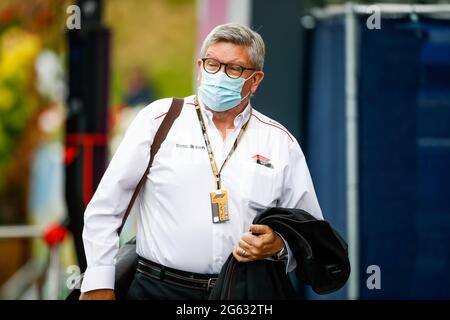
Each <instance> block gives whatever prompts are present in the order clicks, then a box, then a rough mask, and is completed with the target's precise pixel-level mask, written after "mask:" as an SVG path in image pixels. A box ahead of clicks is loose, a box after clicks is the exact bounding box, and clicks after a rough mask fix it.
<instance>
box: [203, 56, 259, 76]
mask: <svg viewBox="0 0 450 320" xmlns="http://www.w3.org/2000/svg"><path fill="white" fill-rule="evenodd" d="M200 60H202V63H203V70H205V71H206V72H208V73H210V74H216V73H217V72H219V71H220V69H222V66H225V74H226V75H227V76H228V77H229V78H231V79H238V78H240V77H241V76H242V74H243V73H244V72H245V70H254V71H256V70H257V69H255V68H246V67H243V66H240V65H238V64H235V63H223V62H220V61H219V60H217V59H214V58H201V59H200ZM206 60H214V61H216V62H217V63H218V64H219V68H218V69H217V71H215V72H211V71H209V70H206V66H205V61H206ZM229 65H231V66H238V67H239V68H241V73H240V75H239V76H236V77H232V76H230V75H229V74H228V71H227V68H228V66H229Z"/></svg>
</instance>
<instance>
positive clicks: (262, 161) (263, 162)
mask: <svg viewBox="0 0 450 320" xmlns="http://www.w3.org/2000/svg"><path fill="white" fill-rule="evenodd" d="M252 159H253V160H255V162H256V163H257V164H260V165H262V166H265V167H267V168H270V169H273V165H272V163H270V159H269V158H266V157H264V156H262V155H260V154H255V155H254V156H253V157H252Z"/></svg>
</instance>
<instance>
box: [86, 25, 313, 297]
mask: <svg viewBox="0 0 450 320" xmlns="http://www.w3.org/2000/svg"><path fill="white" fill-rule="evenodd" d="M264 52H265V49H264V42H263V40H262V38H261V36H260V35H259V34H258V33H256V32H254V31H252V30H250V29H249V28H247V27H245V26H243V25H240V24H236V23H230V24H225V25H220V26H218V27H216V28H215V29H213V30H212V31H211V33H210V34H209V35H208V36H207V38H206V39H205V40H204V43H203V46H202V49H201V53H200V54H201V58H200V59H198V60H197V67H198V74H199V78H198V80H199V87H198V92H197V93H198V94H197V95H196V96H190V97H187V98H185V102H184V106H183V109H182V111H181V114H180V115H179V117H178V118H177V119H176V121H175V122H174V123H173V125H172V127H171V129H170V131H169V134H168V135H167V137H166V139H165V141H164V142H163V143H162V145H161V148H160V149H159V151H158V153H157V154H156V156H155V158H154V161H153V164H152V167H151V170H150V173H149V174H148V175H147V177H146V182H145V185H144V187H143V189H142V191H141V192H140V194H139V198H138V200H137V201H136V205H138V209H139V210H138V211H139V213H138V216H137V235H136V241H137V253H138V255H139V264H138V270H137V272H136V274H135V278H134V280H133V282H132V284H131V287H130V290H129V295H128V296H129V298H130V299H206V298H207V297H208V294H209V289H210V286H209V283H210V282H214V278H215V277H216V276H217V274H218V273H219V272H220V269H221V267H222V265H223V264H224V262H225V261H226V259H227V257H228V255H229V254H230V253H232V254H233V255H234V257H235V258H236V259H237V260H238V261H240V262H249V261H255V260H259V259H278V260H284V261H285V263H286V272H288V271H291V270H293V269H294V268H295V266H296V262H295V259H294V258H293V257H292V255H291V252H290V250H289V246H288V244H287V243H286V242H285V241H284V240H283V239H282V238H281V237H280V236H279V235H278V234H276V233H275V232H273V230H272V229H271V228H269V227H268V226H265V225H251V222H252V220H253V218H254V217H255V215H256V214H257V212H258V211H259V210H262V209H263V208H265V207H268V206H281V207H288V208H301V209H304V210H305V211H307V212H309V213H311V214H312V215H314V216H315V217H316V218H318V219H322V213H321V210H320V207H319V204H318V201H317V198H316V195H315V192H314V187H313V184H312V181H311V177H310V174H309V171H308V167H307V165H306V161H305V158H304V156H303V153H302V151H301V149H300V146H299V144H298V143H297V141H296V140H295V138H294V137H293V136H292V135H291V134H290V133H289V132H288V131H287V130H286V129H285V128H284V127H283V126H281V125H280V124H279V123H277V122H275V121H273V120H271V119H269V118H268V117H266V116H264V115H262V114H261V113H259V112H258V111H256V110H255V109H253V108H252V106H251V104H250V98H251V95H252V94H254V93H255V92H256V91H257V89H258V87H259V85H260V83H261V81H262V80H263V78H264V72H263V71H262V70H263V64H264ZM170 104H171V99H162V100H158V101H155V102H153V103H152V104H150V105H149V106H147V107H146V108H144V109H143V110H142V111H141V112H140V113H139V114H138V116H137V117H136V119H135V120H134V121H133V123H132V124H131V125H130V127H129V129H128V131H127V133H126V135H125V137H124V139H123V141H122V143H121V145H120V146H119V148H118V150H117V151H116V154H115V155H114V157H113V159H112V160H111V163H110V165H109V167H108V169H107V170H106V172H105V174H104V176H103V178H102V181H101V182H100V184H99V186H98V188H97V191H96V193H95V195H94V197H93V198H92V200H91V202H90V203H89V205H88V207H87V209H86V213H85V227H84V232H83V239H84V245H85V251H86V257H87V261H88V268H87V270H86V273H85V276H84V280H83V284H82V288H81V291H82V295H81V299H114V297H115V295H114V274H115V273H114V272H115V267H114V259H115V256H116V254H117V251H118V240H119V239H118V235H117V229H118V227H119V226H120V223H121V220H122V217H123V215H124V212H125V210H126V207H127V205H128V203H129V200H130V198H131V196H132V193H133V191H134V189H135V187H136V185H137V183H138V181H139V179H140V178H141V176H142V174H143V173H144V172H145V169H146V166H147V164H148V161H149V157H150V153H149V149H150V146H151V144H152V141H153V137H154V135H155V132H156V130H157V129H158V127H159V125H160V124H161V121H162V119H163V118H164V115H165V114H166V113H167V111H168V109H169V106H170ZM274 107H276V106H274ZM219 198H220V201H222V202H220V201H216V200H217V199H219ZM213 207H215V208H216V209H217V208H220V209H219V211H220V210H222V211H220V212H222V214H220V215H219V214H217V212H218V211H217V210H213V209H212V208H213ZM155 270H156V271H157V272H159V273H158V274H162V272H166V273H167V275H168V276H167V277H166V276H162V277H160V278H156V277H155V276H154V274H153V275H152V273H154V271H155ZM164 270H165V271H164ZM169 278H170V279H169ZM205 281H208V286H207V287H206V288H199V287H197V286H196V285H197V284H198V283H205Z"/></svg>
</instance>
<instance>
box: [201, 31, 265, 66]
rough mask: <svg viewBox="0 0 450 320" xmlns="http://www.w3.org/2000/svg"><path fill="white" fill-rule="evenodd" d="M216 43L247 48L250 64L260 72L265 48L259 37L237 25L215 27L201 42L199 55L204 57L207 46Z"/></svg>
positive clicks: (254, 32)
mask: <svg viewBox="0 0 450 320" xmlns="http://www.w3.org/2000/svg"><path fill="white" fill-rule="evenodd" d="M218 42H230V43H232V44H235V45H241V46H245V47H247V48H248V55H249V59H250V64H251V65H252V67H253V68H256V69H258V70H262V68H263V66H264V54H265V47H264V41H263V39H262V38H261V35H260V34H259V33H257V32H256V31H253V30H251V29H250V28H248V27H246V26H244V25H242V24H239V23H226V24H222V25H218V26H217V27H215V28H214V29H213V30H212V31H211V32H210V33H209V34H208V35H207V36H206V39H205V40H204V41H203V44H202V48H201V50H200V55H201V56H202V57H204V56H205V54H206V50H208V48H209V46H211V45H213V44H215V43H218Z"/></svg>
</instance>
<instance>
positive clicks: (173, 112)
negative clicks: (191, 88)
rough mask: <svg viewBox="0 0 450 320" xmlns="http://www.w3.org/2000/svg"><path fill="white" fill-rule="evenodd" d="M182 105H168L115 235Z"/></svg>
mask: <svg viewBox="0 0 450 320" xmlns="http://www.w3.org/2000/svg"><path fill="white" fill-rule="evenodd" d="M183 104H184V99H179V98H173V100H172V104H171V105H170V108H169V111H168V112H167V114H166V116H165V117H164V120H163V121H162V122H161V125H160V126H159V128H158V131H156V134H155V138H154V139H153V143H152V146H151V148H150V161H149V162H148V166H147V169H146V170H145V173H144V174H143V175H142V178H141V180H139V183H138V184H137V186H136V189H135V190H134V193H133V196H132V197H131V200H130V203H129V204H128V207H127V210H126V211H125V215H124V216H123V219H122V224H121V225H120V227H119V229H118V230H117V233H118V234H119V235H120V233H121V232H122V229H123V226H124V225H125V222H126V221H127V218H128V216H129V215H130V211H131V208H132V207H133V204H134V202H135V201H136V198H137V196H138V194H139V191H140V190H141V188H142V186H143V185H144V182H145V178H146V176H147V174H148V173H149V171H150V168H151V166H152V163H153V159H154V158H155V155H156V153H157V152H158V150H159V148H160V147H161V144H162V143H163V141H164V140H165V139H166V137H167V134H168V133H169V131H170V128H171V127H172V124H173V123H174V122H175V120H176V119H177V118H178V116H179V115H180V113H181V109H182V108H183Z"/></svg>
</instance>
